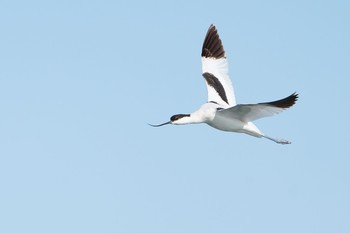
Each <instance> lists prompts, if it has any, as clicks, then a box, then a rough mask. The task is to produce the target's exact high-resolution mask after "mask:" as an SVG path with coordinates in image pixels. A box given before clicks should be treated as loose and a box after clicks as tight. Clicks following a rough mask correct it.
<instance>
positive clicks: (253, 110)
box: [217, 93, 298, 122]
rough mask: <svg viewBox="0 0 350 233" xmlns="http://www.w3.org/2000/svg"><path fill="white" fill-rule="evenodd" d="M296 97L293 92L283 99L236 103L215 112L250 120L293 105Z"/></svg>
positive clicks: (267, 115) (270, 114)
mask: <svg viewBox="0 0 350 233" xmlns="http://www.w3.org/2000/svg"><path fill="white" fill-rule="evenodd" d="M297 99H298V94H296V93H293V94H291V95H290V96H288V97H286V98H284V99H281V100H277V101H273V102H265V103H259V104H238V105H236V106H234V107H231V108H226V109H223V110H220V111H218V112H217V114H220V115H221V116H224V117H228V118H235V119H238V120H241V121H244V122H250V121H254V120H257V119H260V118H263V117H269V116H273V115H274V114H277V113H280V112H282V111H283V110H284V109H287V108H289V107H291V106H293V105H294V104H295V102H296V101H297Z"/></svg>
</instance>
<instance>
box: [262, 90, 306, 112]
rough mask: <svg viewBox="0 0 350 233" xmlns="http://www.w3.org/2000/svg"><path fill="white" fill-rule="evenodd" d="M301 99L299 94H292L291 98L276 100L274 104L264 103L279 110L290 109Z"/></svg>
mask: <svg viewBox="0 0 350 233" xmlns="http://www.w3.org/2000/svg"><path fill="white" fill-rule="evenodd" d="M298 98H299V94H298V93H296V92H294V93H293V94H291V95H290V96H288V97H286V98H284V99H280V100H276V101H273V102H268V103H264V104H269V105H272V106H275V107H278V108H284V109H285V108H290V107H292V106H293V105H294V104H295V102H296V101H297V100H298Z"/></svg>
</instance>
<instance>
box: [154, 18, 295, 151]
mask: <svg viewBox="0 0 350 233" xmlns="http://www.w3.org/2000/svg"><path fill="white" fill-rule="evenodd" d="M202 75H203V78H204V80H205V83H206V87H207V91H208V101H207V102H206V103H205V104H203V105H202V106H201V107H200V108H199V109H198V110H197V111H195V112H193V113H191V114H176V115H173V116H172V117H171V118H170V121H168V122H165V123H163V124H159V125H152V124H150V126H153V127H159V126H163V125H167V124H172V125H184V124H198V123H206V124H208V125H210V126H211V127H214V128H216V129H218V130H222V131H229V132H237V133H245V134H248V135H251V136H254V137H258V138H266V139H269V140H271V141H274V142H276V143H279V144H290V142H289V141H287V140H284V139H276V138H272V137H269V136H267V135H265V134H263V133H262V132H261V131H260V130H259V129H258V127H256V126H255V124H254V123H253V121H255V120H257V119H260V118H263V117H268V116H273V115H274V114H276V113H280V112H282V111H283V110H284V109H287V108H289V107H291V106H293V105H294V104H295V102H296V101H297V99H298V94H297V93H295V92H294V93H293V94H291V95H290V96H288V97H286V98H284V99H280V100H276V101H272V102H264V103H257V104H236V99H235V95H234V91H233V86H232V83H231V80H230V78H229V76H228V62H227V58H226V55H225V50H224V47H223V45H222V42H221V39H220V37H219V34H218V31H217V29H216V27H215V26H214V25H213V24H212V25H210V27H209V29H208V32H207V34H206V36H205V39H204V43H203V47H202Z"/></svg>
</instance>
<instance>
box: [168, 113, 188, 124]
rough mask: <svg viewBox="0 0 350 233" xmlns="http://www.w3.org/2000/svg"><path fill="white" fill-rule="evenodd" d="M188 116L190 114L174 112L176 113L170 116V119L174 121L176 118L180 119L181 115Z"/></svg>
mask: <svg viewBox="0 0 350 233" xmlns="http://www.w3.org/2000/svg"><path fill="white" fill-rule="evenodd" d="M189 116H190V114H176V115H174V116H172V117H170V120H171V121H172V122H174V121H177V120H179V119H181V118H183V117H189Z"/></svg>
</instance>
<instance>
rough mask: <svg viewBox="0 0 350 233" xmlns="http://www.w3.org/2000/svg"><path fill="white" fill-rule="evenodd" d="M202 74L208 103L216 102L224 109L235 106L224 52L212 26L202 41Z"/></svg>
mask: <svg viewBox="0 0 350 233" xmlns="http://www.w3.org/2000/svg"><path fill="white" fill-rule="evenodd" d="M202 73H203V77H204V79H205V81H206V85H207V90H208V102H210V101H212V102H216V103H218V104H220V105H222V106H223V107H225V108H226V107H230V106H234V105H236V100H235V96H234V92H233V86H232V83H231V80H230V78H229V76H228V63H227V59H226V56H225V50H224V47H223V46H222V42H221V39H220V37H219V34H218V32H217V30H216V28H215V26H214V25H211V26H210V27H209V29H208V32H207V35H206V36H205V39H204V43H203V48H202Z"/></svg>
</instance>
